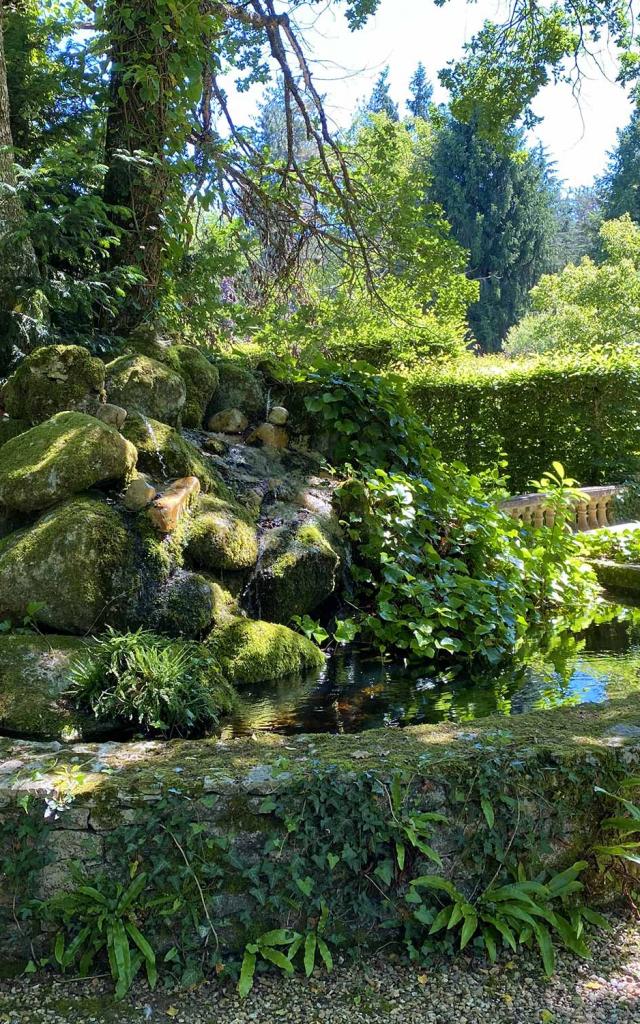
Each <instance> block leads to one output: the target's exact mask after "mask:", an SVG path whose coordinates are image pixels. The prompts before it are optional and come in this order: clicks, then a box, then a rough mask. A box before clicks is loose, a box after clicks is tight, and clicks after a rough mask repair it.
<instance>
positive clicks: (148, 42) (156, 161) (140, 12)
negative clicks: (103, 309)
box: [104, 0, 171, 330]
mask: <svg viewBox="0 0 640 1024" xmlns="http://www.w3.org/2000/svg"><path fill="white" fill-rule="evenodd" d="M124 6H126V15H127V24H125V23H124V21H123V19H122V8H123V7H124ZM154 7H155V4H154V0H129V2H128V3H127V4H126V5H124V4H123V2H122V0H109V3H108V6H107V24H108V28H109V33H110V40H111V82H110V103H109V110H108V114H107V123H106V137H105V163H106V164H107V167H108V171H107V174H106V178H105V186H104V197H105V200H106V202H107V203H110V204H112V205H113V206H120V207H125V208H126V211H128V212H123V213H121V214H118V215H116V216H115V217H114V219H115V221H116V223H117V224H118V227H119V228H120V231H121V240H120V245H118V246H115V247H114V248H113V249H112V251H111V260H112V266H113V267H118V268H123V267H133V268H134V269H135V270H136V271H138V273H139V274H141V275H142V280H141V281H139V282H138V283H134V284H131V285H130V286H129V288H128V294H127V301H126V302H125V303H124V306H123V313H122V315H121V317H120V319H119V322H118V327H119V329H121V330H127V329H130V328H132V327H134V326H135V325H136V324H137V323H139V322H140V321H141V320H143V319H144V318H145V317H146V316H147V315H148V314H149V313H150V312H151V311H152V310H153V307H154V304H155V301H156V297H157V294H158V288H159V285H160V281H161V277H162V269H163V263H164V250H165V241H166V237H165V226H164V218H163V211H164V209H165V208H166V205H167V203H168V201H169V193H170V181H171V179H170V173H169V168H168V166H167V163H166V160H165V146H166V141H167V140H166V120H167V116H166V115H167V102H168V101H167V99H166V98H165V97H167V96H169V97H170V93H171V90H170V88H169V86H168V78H169V76H168V73H167V67H166V62H167V47H166V45H165V46H164V48H163V47H161V46H160V45H158V43H157V42H156V41H155V40H154V37H153V34H152V31H151V29H152V27H153V26H154ZM132 22H133V25H132ZM141 64H144V65H147V66H148V67H150V68H152V69H153V71H154V73H155V74H157V79H156V80H157V83H158V90H157V93H156V94H154V95H153V96H152V97H151V98H150V97H149V94H148V92H145V90H144V89H143V88H142V87H141V85H140V84H137V83H136V82H135V81H133V80H132V78H131V77H130V75H131V73H132V71H133V69H134V68H136V67H139V66H140V65H141Z"/></svg>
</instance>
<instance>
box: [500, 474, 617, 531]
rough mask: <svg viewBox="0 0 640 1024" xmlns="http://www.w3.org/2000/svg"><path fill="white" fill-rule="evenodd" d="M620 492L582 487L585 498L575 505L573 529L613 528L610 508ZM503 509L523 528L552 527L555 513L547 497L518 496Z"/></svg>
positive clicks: (610, 487)
mask: <svg viewBox="0 0 640 1024" xmlns="http://www.w3.org/2000/svg"><path fill="white" fill-rule="evenodd" d="M619 490H620V488H619V487H618V486H617V485H616V484H607V485H605V486H603V487H581V488H580V493H581V494H582V495H583V496H584V497H583V500H577V501H576V505H575V520H574V524H573V527H574V529H575V530H576V531H582V530H595V529H597V527H599V526H610V525H611V512H610V505H611V501H612V499H613V498H614V496H615V495H616V494H617V493H618V491H619ZM501 508H502V509H503V510H504V511H505V512H508V513H509V515H510V516H513V518H514V519H517V520H519V521H520V522H521V523H522V525H523V526H553V521H554V511H553V509H552V508H550V507H549V504H548V496H547V495H546V494H519V495H517V496H516V497H515V498H508V499H507V501H503V502H502V504H501Z"/></svg>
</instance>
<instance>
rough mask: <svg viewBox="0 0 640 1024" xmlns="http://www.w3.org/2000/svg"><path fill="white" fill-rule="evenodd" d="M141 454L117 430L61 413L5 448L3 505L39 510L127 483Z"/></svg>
mask: <svg viewBox="0 0 640 1024" xmlns="http://www.w3.org/2000/svg"><path fill="white" fill-rule="evenodd" d="M137 454H138V453H137V452H136V449H135V448H134V446H133V445H132V444H131V443H130V442H129V441H126V440H125V438H124V437H123V436H122V434H119V433H118V431H117V430H115V429H114V427H110V426H107V424H106V423H101V422H100V421H99V420H97V419H94V417H93V416H86V415H85V414H84V413H81V412H59V413H57V415H55V416H53V417H52V418H51V419H50V420H47V421H46V423H40V424H38V426H35V427H31V429H30V430H27V431H26V433H23V434H19V435H18V436H17V437H14V438H13V439H12V440H11V441H7V443H6V444H4V445H3V446H2V448H0V505H4V506H5V507H6V508H8V509H12V510H15V511H21V512H38V511H41V510H42V509H45V508H50V507H51V506H52V505H56V504H58V503H59V502H61V501H64V500H66V499H67V498H70V497H71V496H72V495H73V494H79V493H80V492H82V491H86V490H87V489H88V488H89V487H93V486H94V485H95V484H101V483H107V482H119V481H126V480H127V479H128V478H129V477H130V476H131V474H132V473H133V471H134V469H135V465H136V459H137Z"/></svg>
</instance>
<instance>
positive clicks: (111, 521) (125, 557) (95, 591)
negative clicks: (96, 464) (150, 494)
mask: <svg viewBox="0 0 640 1024" xmlns="http://www.w3.org/2000/svg"><path fill="white" fill-rule="evenodd" d="M132 560H133V544H132V540H131V538H130V536H129V533H128V532H127V530H126V528H125V526H124V523H123V521H122V519H121V517H120V515H119V513H118V511H117V510H116V509H115V508H113V507H112V506H111V505H109V504H107V503H106V502H104V501H100V500H97V499H94V498H89V497H84V496H83V497H79V498H74V499H72V500H71V501H68V502H66V503H65V504H64V505H60V506H59V507H57V508H55V509H53V510H52V511H51V512H49V513H47V514H46V515H44V516H42V517H41V518H40V519H38V521H37V522H36V523H35V524H34V525H33V526H31V527H30V528H28V529H26V530H20V531H18V532H16V533H12V534H10V536H8V537H5V538H4V540H0V618H1V617H2V616H3V615H5V616H6V615H8V616H10V617H14V618H21V617H23V616H24V615H25V613H26V610H27V607H28V606H29V605H30V604H32V603H35V604H36V605H38V606H39V607H38V610H37V611H36V612H35V613H34V618H35V619H36V621H37V622H39V623H41V624H42V625H45V626H49V627H50V628H52V629H56V630H65V631H68V632H70V633H85V632H87V631H89V630H91V629H93V628H96V627H97V626H99V625H100V624H101V623H112V624H114V625H115V624H118V623H119V622H120V621H121V620H122V619H123V617H125V616H126V607H127V600H128V598H129V596H130V593H131V590H132V589H133V588H134V587H135V586H136V582H137V581H136V579H135V576H134V575H133V573H132Z"/></svg>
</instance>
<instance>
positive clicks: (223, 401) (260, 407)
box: [209, 361, 267, 419]
mask: <svg viewBox="0 0 640 1024" xmlns="http://www.w3.org/2000/svg"><path fill="white" fill-rule="evenodd" d="M218 370H219V373H220V383H219V385H218V390H217V391H216V393H215V395H214V396H213V401H212V402H210V404H209V415H212V414H213V413H214V412H221V411H222V410H223V409H240V410H241V412H243V413H244V414H245V415H246V416H248V417H249V418H250V419H255V418H256V417H258V416H264V413H265V412H266V406H267V396H266V393H265V390H264V386H263V384H262V381H261V379H260V377H259V375H258V374H256V373H253V372H252V371H251V370H248V369H247V368H246V367H245V366H241V365H240V364H239V363H233V362H230V361H229V362H227V361H225V362H221V363H218Z"/></svg>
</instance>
